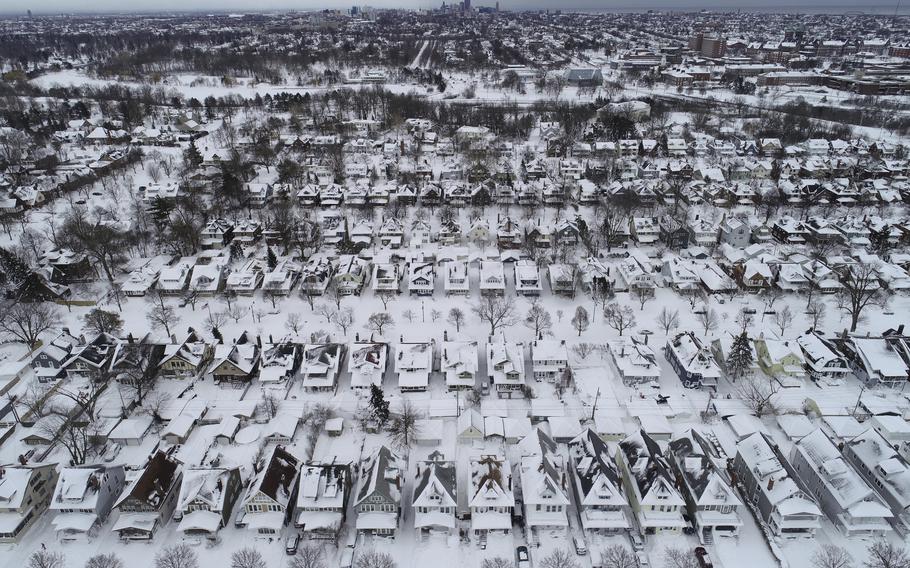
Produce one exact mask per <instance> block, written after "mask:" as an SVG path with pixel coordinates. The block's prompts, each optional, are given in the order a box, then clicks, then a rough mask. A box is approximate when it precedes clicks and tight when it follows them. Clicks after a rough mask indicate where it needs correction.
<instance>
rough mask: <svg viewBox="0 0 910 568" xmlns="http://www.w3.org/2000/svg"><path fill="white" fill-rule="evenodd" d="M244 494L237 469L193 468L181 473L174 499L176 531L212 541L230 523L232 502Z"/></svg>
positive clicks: (238, 469)
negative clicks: (178, 493)
mask: <svg viewBox="0 0 910 568" xmlns="http://www.w3.org/2000/svg"><path fill="white" fill-rule="evenodd" d="M242 491H243V481H242V480H241V477H240V468H238V467H223V468H221V467H193V468H188V469H186V470H184V472H183V483H182V484H181V485H180V495H179V497H178V499H177V511H176V512H175V514H174V518H175V520H179V521H180V524H178V525H177V532H179V533H181V534H183V535H184V536H204V537H205V538H208V539H215V538H216V537H217V536H218V531H219V530H220V529H221V528H222V527H225V526H227V525H228V524H229V523H230V520H231V511H232V510H233V508H234V503H236V502H237V499H238V498H239V497H240V494H241V492H242Z"/></svg>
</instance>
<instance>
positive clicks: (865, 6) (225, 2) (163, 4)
mask: <svg viewBox="0 0 910 568" xmlns="http://www.w3.org/2000/svg"><path fill="white" fill-rule="evenodd" d="M451 1H452V0H450V1H449V3H451ZM896 2H897V0H892V1H890V2H889V1H887V0H871V1H869V2H868V3H865V2H857V1H856V0H727V1H724V0H645V1H644V2H642V1H640V0H639V1H636V0H566V1H563V2H557V3H554V2H553V1H552V0H549V1H548V0H500V6H501V7H502V8H503V9H513V10H520V9H545V8H554V6H558V7H559V8H561V9H563V10H583V11H597V10H603V11H609V10H617V11H643V10H647V9H649V8H653V9H677V10H698V9H701V8H708V9H712V8H724V9H726V10H735V9H737V8H742V9H744V10H764V11H768V10H772V9H780V10H781V11H812V12H829V11H830V12H843V11H846V10H862V11H865V12H875V13H886V14H887V13H893V11H894V6H895V5H896ZM441 3H442V0H370V1H368V2H363V1H360V2H357V1H354V0H256V1H253V0H126V1H124V0H0V13H7V14H9V13H25V11H26V10H28V9H31V10H32V11H33V12H34V13H36V14H39V13H59V12H122V11H164V10H202V11H205V10H213V11H215V10H217V11H226V10H234V11H243V10H255V11H262V10H270V9H276V10H294V9H300V10H309V9H319V8H341V9H347V8H350V7H351V6H352V5H355V4H356V5H370V6H375V7H382V8H388V7H401V8H430V7H437V6H439V5H440V4H441ZM473 3H474V5H488V6H492V5H494V4H495V0H473ZM901 11H902V12H903V11H904V10H901Z"/></svg>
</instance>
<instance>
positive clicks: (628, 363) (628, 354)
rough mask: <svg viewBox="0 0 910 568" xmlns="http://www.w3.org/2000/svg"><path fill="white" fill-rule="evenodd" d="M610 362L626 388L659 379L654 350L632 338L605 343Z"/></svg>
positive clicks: (658, 366)
mask: <svg viewBox="0 0 910 568" xmlns="http://www.w3.org/2000/svg"><path fill="white" fill-rule="evenodd" d="M607 351H608V352H609V354H610V360H611V361H612V362H613V365H614V366H615V367H616V370H617V371H618V372H619V376H620V378H621V379H622V382H623V384H624V385H626V386H630V387H631V386H637V385H641V384H645V383H651V382H654V381H657V380H658V379H660V365H658V364H657V356H656V354H655V353H654V350H653V349H651V348H650V347H649V346H647V345H645V344H644V343H642V342H640V341H638V340H636V339H634V338H628V337H626V338H619V339H616V340H612V341H609V342H607Z"/></svg>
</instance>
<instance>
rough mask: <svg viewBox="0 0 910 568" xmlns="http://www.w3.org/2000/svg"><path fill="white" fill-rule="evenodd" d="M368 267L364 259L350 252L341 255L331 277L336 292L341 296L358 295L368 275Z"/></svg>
mask: <svg viewBox="0 0 910 568" xmlns="http://www.w3.org/2000/svg"><path fill="white" fill-rule="evenodd" d="M368 268H369V264H368V263H367V261H366V260H363V259H362V258H360V257H357V256H354V255H350V254H346V255H342V256H341V258H339V259H338V263H337V264H336V267H335V274H334V276H333V277H332V278H333V282H334V284H335V287H336V288H337V290H338V293H339V294H340V295H342V296H350V295H352V294H353V295H357V296H359V295H360V292H361V291H362V290H363V286H364V284H366V281H367V278H368V277H369V272H368Z"/></svg>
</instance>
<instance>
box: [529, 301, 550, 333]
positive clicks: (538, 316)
mask: <svg viewBox="0 0 910 568" xmlns="http://www.w3.org/2000/svg"><path fill="white" fill-rule="evenodd" d="M525 327H527V328H528V329H531V330H533V331H534V338H535V339H536V338H539V337H541V335H542V334H544V333H548V332H549V331H550V330H551V329H552V328H553V318H552V317H551V316H550V312H548V311H547V310H546V308H544V307H543V306H542V305H541V304H540V302H539V301H538V300H537V299H536V298H535V299H534V301H532V302H531V307H530V308H529V309H528V313H527V315H525Z"/></svg>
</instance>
